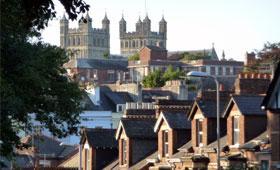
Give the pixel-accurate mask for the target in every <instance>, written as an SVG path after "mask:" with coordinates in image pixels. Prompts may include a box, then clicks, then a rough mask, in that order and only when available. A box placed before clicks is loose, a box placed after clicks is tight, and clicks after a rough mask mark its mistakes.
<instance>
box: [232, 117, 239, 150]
mask: <svg viewBox="0 0 280 170" xmlns="http://www.w3.org/2000/svg"><path fill="white" fill-rule="evenodd" d="M239 131H240V129H239V116H234V117H233V135H232V136H233V144H234V145H238V144H239Z"/></svg>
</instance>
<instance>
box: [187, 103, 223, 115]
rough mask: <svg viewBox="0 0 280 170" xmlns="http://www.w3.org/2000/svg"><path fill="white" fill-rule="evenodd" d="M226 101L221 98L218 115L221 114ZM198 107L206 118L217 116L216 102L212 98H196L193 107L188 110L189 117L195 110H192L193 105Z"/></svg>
mask: <svg viewBox="0 0 280 170" xmlns="http://www.w3.org/2000/svg"><path fill="white" fill-rule="evenodd" d="M226 104H227V102H226V101H224V100H222V101H220V115H222V113H223V111H224V109H225V107H226ZM196 106H197V107H198V108H199V109H200V110H201V111H202V114H203V115H204V116H205V117H207V118H215V117H217V102H216V101H215V100H214V101H213V100H196V101H195V103H194V105H193V108H192V109H191V111H190V114H189V119H192V118H193V116H194V114H195V112H194V107H196Z"/></svg>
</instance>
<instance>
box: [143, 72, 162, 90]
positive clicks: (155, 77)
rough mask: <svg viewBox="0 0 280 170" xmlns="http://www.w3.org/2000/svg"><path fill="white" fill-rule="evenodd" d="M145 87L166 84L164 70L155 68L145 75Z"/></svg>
mask: <svg viewBox="0 0 280 170" xmlns="http://www.w3.org/2000/svg"><path fill="white" fill-rule="evenodd" d="M142 83H143V85H144V87H149V88H152V87H162V86H164V84H165V81H164V79H163V78H162V72H161V71H160V70H155V71H154V72H152V73H150V74H149V75H147V76H145V77H144V79H143V81H142Z"/></svg>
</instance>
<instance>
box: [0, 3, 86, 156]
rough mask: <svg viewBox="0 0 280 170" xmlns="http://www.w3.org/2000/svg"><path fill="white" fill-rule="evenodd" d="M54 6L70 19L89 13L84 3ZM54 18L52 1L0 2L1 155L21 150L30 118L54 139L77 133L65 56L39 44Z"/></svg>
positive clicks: (74, 93) (75, 99) (76, 104)
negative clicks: (19, 148) (37, 122)
mask: <svg viewBox="0 0 280 170" xmlns="http://www.w3.org/2000/svg"><path fill="white" fill-rule="evenodd" d="M59 1H60V2H61V4H62V5H63V6H64V7H65V10H66V13H67V14H68V16H69V18H70V19H72V20H74V19H77V18H78V17H79V16H78V15H79V14H80V13H84V12H86V11H87V10H88V9H89V6H88V5H87V4H86V3H85V2H84V1H83V0H59ZM55 15H56V11H55V7H54V4H53V1H52V0H40V1H38V0H1V36H0V37H1V41H0V43H1V44H0V47H1V68H0V71H1V74H0V85H1V89H0V93H1V101H0V102H1V116H0V126H1V129H0V135H1V139H0V145H1V147H0V152H1V155H4V156H11V155H12V152H13V149H14V147H20V146H21V143H20V136H19V132H21V131H27V132H28V131H29V132H31V131H32V130H33V128H34V127H33V124H32V123H33V122H32V119H31V114H32V115H35V120H36V121H39V122H41V124H42V125H43V126H44V127H45V128H47V129H49V131H50V132H51V133H52V134H53V135H54V136H58V137H63V136H66V135H68V134H71V133H75V132H76V131H77V126H78V123H79V120H78V116H79V113H80V111H81V108H80V100H81V98H82V92H81V90H80V89H79V87H78V85H77V84H76V83H74V82H71V81H69V80H68V78H67V76H66V70H65V69H64V68H63V64H64V63H65V62H67V61H68V57H67V56H66V53H65V51H64V50H62V49H60V48H59V47H56V46H52V45H49V44H45V43H43V42H41V41H40V32H39V31H40V30H41V29H43V28H45V27H46V26H47V24H48V21H49V20H51V19H52V18H54V17H55ZM82 18H83V17H81V19H82ZM33 39H36V41H31V40H33Z"/></svg>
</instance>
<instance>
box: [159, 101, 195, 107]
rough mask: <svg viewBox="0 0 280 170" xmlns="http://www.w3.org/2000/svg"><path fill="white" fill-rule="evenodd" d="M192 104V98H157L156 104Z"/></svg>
mask: <svg viewBox="0 0 280 170" xmlns="http://www.w3.org/2000/svg"><path fill="white" fill-rule="evenodd" d="M192 104H193V101H192V100H157V101H156V105H168V106H171V105H175V106H177V105H185V106H191V105H192Z"/></svg>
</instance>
